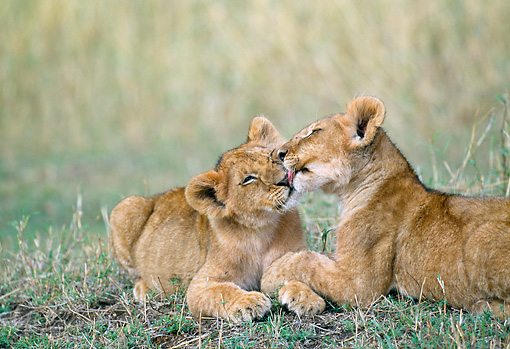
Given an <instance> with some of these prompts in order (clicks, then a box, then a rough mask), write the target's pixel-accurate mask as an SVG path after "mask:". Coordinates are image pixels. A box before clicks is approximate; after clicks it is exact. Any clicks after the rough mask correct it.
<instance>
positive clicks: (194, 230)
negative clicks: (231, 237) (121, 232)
mask: <svg viewBox="0 0 510 349" xmlns="http://www.w3.org/2000/svg"><path fill="white" fill-rule="evenodd" d="M153 199H154V209H153V212H152V214H151V215H150V217H149V219H148V220H147V224H146V225H145V230H144V232H143V234H142V235H141V237H140V239H139V240H138V242H137V243H136V245H135V246H134V251H133V252H134V253H133V254H134V256H135V260H136V264H137V266H138V270H142V271H143V272H142V273H141V274H142V275H141V277H142V279H143V280H144V281H145V283H146V284H147V285H150V284H153V283H154V282H155V280H157V279H159V280H160V282H158V284H161V283H165V282H166V281H167V280H170V279H173V278H178V279H179V280H180V281H181V283H183V284H188V283H189V282H190V281H191V279H192V278H193V276H194V275H195V274H196V272H197V271H198V269H199V268H200V267H201V265H202V264H203V263H204V261H205V255H206V251H207V231H208V229H209V227H208V225H207V223H206V222H204V220H205V219H204V217H202V216H200V215H199V213H198V212H197V211H195V210H194V209H193V208H192V207H191V206H190V205H189V204H188V202H187V201H186V197H185V195H184V188H177V189H173V190H171V191H168V192H166V193H163V194H159V195H158V196H157V197H154V198H153Z"/></svg>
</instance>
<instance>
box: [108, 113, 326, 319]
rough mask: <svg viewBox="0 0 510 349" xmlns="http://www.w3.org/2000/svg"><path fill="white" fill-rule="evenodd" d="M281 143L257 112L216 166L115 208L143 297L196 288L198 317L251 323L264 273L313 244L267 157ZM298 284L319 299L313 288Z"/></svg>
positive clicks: (120, 246) (119, 251)
mask: <svg viewBox="0 0 510 349" xmlns="http://www.w3.org/2000/svg"><path fill="white" fill-rule="evenodd" d="M282 144H283V141H282V140H281V138H280V136H279V134H278V132H277V131H276V129H275V128H274V126H273V125H272V124H271V123H270V122H269V121H268V120H266V119H265V118H263V117H257V118H255V119H254V120H253V121H252V123H251V126H250V131H249V135H248V140H247V143H246V144H243V145H241V146H239V147H238V148H236V149H233V150H231V151H228V152H227V153H225V154H223V156H222V157H221V159H220V161H219V163H218V165H217V167H216V169H215V170H213V171H208V172H206V173H203V174H200V175H197V176H195V177H194V178H192V179H191V180H190V182H189V183H188V185H187V187H186V188H178V189H174V190H171V191H168V192H166V193H163V194H160V195H155V196H153V197H150V198H142V197H137V196H132V197H128V198H126V199H124V200H123V201H121V202H120V203H119V204H118V205H117V206H116V207H115V208H114V209H113V211H112V213H111V218H110V228H111V236H110V240H111V247H112V252H113V254H114V256H115V258H116V260H117V262H118V263H119V264H120V265H121V266H122V267H123V268H124V269H125V270H126V271H127V272H128V273H129V275H130V277H131V278H132V279H133V281H134V282H135V288H134V293H135V297H136V298H137V299H139V300H144V299H145V295H146V291H147V290H148V289H156V290H159V291H162V292H163V293H164V294H169V293H171V292H173V290H174V287H176V286H178V285H189V287H188V291H187V302H188V305H189V308H190V310H191V311H192V312H193V314H194V315H195V316H199V315H200V314H201V315H202V316H219V317H222V318H227V319H230V320H233V321H240V320H252V319H253V318H256V317H261V316H263V315H264V314H265V313H266V312H267V311H268V310H269V309H270V306H271V302H270V300H269V299H268V298H267V297H266V296H265V295H264V294H262V293H260V292H258V291H257V290H258V289H259V288H260V278H261V275H262V273H263V271H264V270H265V269H266V268H267V267H268V266H269V265H270V264H271V262H273V260H275V259H276V258H278V257H280V256H282V255H283V254H284V253H286V252H288V251H298V250H301V249H304V248H305V247H306V245H305V242H304V234H303V231H302V229H301V223H300V219H299V215H298V213H297V211H296V209H295V208H293V206H295V205H296V203H297V201H298V199H297V198H296V197H295V195H294V193H293V192H292V190H291V189H290V187H289V186H288V184H287V183H286V181H285V179H286V171H285V170H284V168H283V167H282V166H281V165H279V164H276V163H274V162H273V161H272V160H271V157H270V152H271V150H272V149H273V148H274V147H277V146H280V145H282ZM250 176H251V177H250ZM282 180H284V181H283V182H281V181H282ZM279 182H281V183H279ZM300 288H301V292H305V293H309V294H310V295H311V297H312V298H314V297H315V298H314V299H315V300H317V299H320V300H322V299H321V298H320V297H319V296H317V295H316V294H314V293H313V291H311V290H310V289H309V288H308V287H307V286H306V285H304V284H302V285H301V286H300ZM322 308H324V306H322Z"/></svg>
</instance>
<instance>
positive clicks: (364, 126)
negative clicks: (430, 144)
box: [344, 97, 386, 147]
mask: <svg viewBox="0 0 510 349" xmlns="http://www.w3.org/2000/svg"><path fill="white" fill-rule="evenodd" d="M385 114H386V108H385V107H384V104H383V102H382V101H381V100H380V99H379V98H376V97H358V98H355V99H354V100H352V101H351V103H349V105H348V106H347V112H346V113H345V115H344V117H345V118H346V121H347V125H346V126H347V127H346V130H347V132H349V134H348V136H349V137H350V138H351V139H352V145H353V146H354V147H361V146H365V145H367V144H369V143H371V142H372V141H373V140H374V137H375V133H376V132H377V129H378V128H379V127H381V125H382V123H383V121H384V116H385Z"/></svg>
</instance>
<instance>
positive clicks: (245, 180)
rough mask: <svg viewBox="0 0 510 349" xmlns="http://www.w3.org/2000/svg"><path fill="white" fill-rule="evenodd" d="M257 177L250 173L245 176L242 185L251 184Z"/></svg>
mask: <svg viewBox="0 0 510 349" xmlns="http://www.w3.org/2000/svg"><path fill="white" fill-rule="evenodd" d="M256 179H257V177H255V176H251V175H248V176H246V177H245V178H244V180H243V183H241V185H246V184H250V183H251V182H253V181H255V180H256Z"/></svg>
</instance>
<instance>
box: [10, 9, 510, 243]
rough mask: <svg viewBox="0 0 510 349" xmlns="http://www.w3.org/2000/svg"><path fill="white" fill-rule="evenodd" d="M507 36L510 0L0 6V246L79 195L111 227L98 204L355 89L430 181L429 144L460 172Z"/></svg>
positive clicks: (92, 215)
mask: <svg viewBox="0 0 510 349" xmlns="http://www.w3.org/2000/svg"><path fill="white" fill-rule="evenodd" d="M509 33H510V2H508V0H494V1H490V2H481V1H474V0H469V1H460V0H444V1H412V0H397V1H389V0H384V1H375V0H368V1H342V0H337V1H319V2H313V3H311V2H308V1H295V0H283V1H278V2H275V1H270V0H260V1H248V2H237V1H214V2H212V1H211V2H208V1H98V0H97V1H78V0H75V1H71V0H51V1H42V0H41V1H36V0H34V1H32V0H27V1H22V0H4V1H1V2H0V82H1V87H0V236H1V238H0V242H1V243H2V244H3V246H4V248H10V247H12V246H13V244H14V242H15V240H16V239H15V229H14V228H13V227H12V226H11V225H12V222H15V221H19V220H20V219H21V217H22V216H23V215H30V221H29V226H28V227H27V229H25V232H26V234H34V233H35V232H40V233H41V234H44V233H45V232H46V231H47V229H48V227H49V226H54V227H60V226H62V225H69V224H70V218H69V217H71V216H72V211H73V206H76V204H75V202H76V198H77V196H78V194H80V195H82V196H83V211H84V214H85V216H84V218H83V221H84V222H85V223H86V224H87V225H88V227H89V229H90V230H91V231H93V232H98V233H99V234H102V233H104V232H105V228H104V224H103V223H102V222H101V218H99V217H100V208H101V207H102V206H104V207H107V208H108V209H109V210H111V208H112V207H113V205H115V204H116V203H117V202H118V201H119V200H120V199H121V198H122V197H124V196H126V195H131V194H141V195H144V194H153V193H155V192H160V191H163V190H166V189H168V188H170V187H173V186H178V185H185V184H186V182H187V180H188V179H189V178H190V177H191V176H192V175H194V174H196V173H199V172H201V171H204V170H207V169H210V168H212V167H213V166H214V164H215V162H216V159H217V157H218V156H219V155H220V154H221V153H222V152H223V151H225V150H227V149H229V148H232V147H235V146H237V145H238V144H240V143H242V142H243V141H244V139H245V137H246V132H247V128H248V125H249V121H250V119H251V118H252V117H253V116H255V115H258V114H264V115H265V116H267V117H268V118H270V119H271V120H272V121H273V122H274V123H275V125H276V126H277V127H278V128H279V129H280V130H281V132H282V134H283V135H284V136H285V137H287V138H288V137H290V136H292V135H293V134H294V133H295V132H297V131H298V130H299V129H301V128H302V127H303V126H305V125H306V124H308V123H310V122H312V121H313V120H315V119H317V118H319V117H322V116H324V115H327V114H332V113H336V112H340V111H344V110H345V103H346V102H348V101H349V100H350V99H351V98H352V97H353V96H355V95H360V94H372V95H376V96H378V97H380V98H382V100H383V101H384V102H385V104H386V107H387V110H388V118H387V121H386V122H385V128H386V129H387V130H388V133H389V134H390V136H391V138H392V139H393V140H394V141H395V142H396V143H397V144H398V145H399V147H400V148H401V149H402V150H403V152H404V154H405V155H406V156H407V157H408V158H409V160H410V161H411V163H412V164H413V165H414V166H415V168H416V167H418V168H419V172H420V173H422V175H423V178H424V179H425V180H428V179H429V178H431V168H430V165H431V163H430V160H429V158H430V155H429V153H428V151H429V146H428V145H427V144H430V142H432V140H433V139H436V141H435V145H436V146H437V147H439V148H442V149H447V150H445V152H447V155H445V156H447V157H448V159H449V161H451V162H452V163H454V164H455V165H458V164H459V163H460V162H461V161H462V156H463V153H464V151H465V147H466V144H467V141H468V139H469V136H470V130H471V126H472V125H473V123H474V120H475V118H476V116H477V115H484V114H486V113H489V112H490V110H491V109H492V108H498V107H499V106H498V103H499V102H498V100H497V98H496V96H497V95H498V94H503V93H506V92H508V85H509V78H510V45H509V42H508V34H509ZM437 132H439V136H437V135H438V133H437ZM448 144H449V146H448V147H446V145H448Z"/></svg>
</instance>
